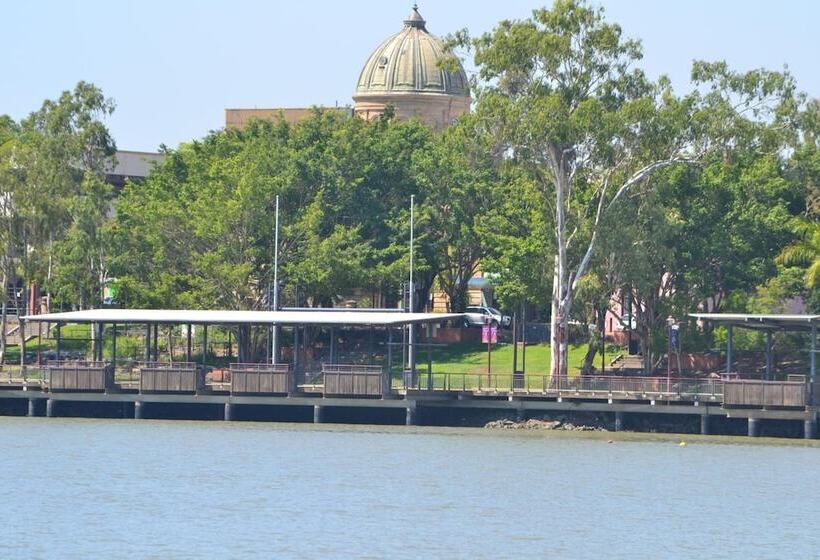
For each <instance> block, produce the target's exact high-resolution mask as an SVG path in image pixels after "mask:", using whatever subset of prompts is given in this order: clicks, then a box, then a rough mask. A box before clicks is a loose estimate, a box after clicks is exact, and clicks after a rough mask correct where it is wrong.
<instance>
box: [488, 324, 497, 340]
mask: <svg viewBox="0 0 820 560" xmlns="http://www.w3.org/2000/svg"><path fill="white" fill-rule="evenodd" d="M490 342H491V343H493V344H497V343H498V327H496V326H492V327H490Z"/></svg>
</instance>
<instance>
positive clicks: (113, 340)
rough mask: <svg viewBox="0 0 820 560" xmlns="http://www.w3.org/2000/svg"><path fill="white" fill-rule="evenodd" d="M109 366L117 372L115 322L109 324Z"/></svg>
mask: <svg viewBox="0 0 820 560" xmlns="http://www.w3.org/2000/svg"><path fill="white" fill-rule="evenodd" d="M111 367H112V368H113V369H114V375H116V372H117V323H113V324H112V325H111Z"/></svg>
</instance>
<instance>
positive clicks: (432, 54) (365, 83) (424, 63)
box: [353, 6, 470, 128]
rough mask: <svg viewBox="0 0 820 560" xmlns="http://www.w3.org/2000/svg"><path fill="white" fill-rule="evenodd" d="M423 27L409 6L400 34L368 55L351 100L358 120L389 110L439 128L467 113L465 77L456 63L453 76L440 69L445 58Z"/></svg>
mask: <svg viewBox="0 0 820 560" xmlns="http://www.w3.org/2000/svg"><path fill="white" fill-rule="evenodd" d="M426 24H427V22H426V21H425V20H424V18H423V17H422V16H421V14H420V13H419V11H418V7H417V6H413V9H412V11H411V12H410V15H409V16H408V17H407V19H405V20H404V28H403V29H402V30H401V31H399V32H398V33H396V34H394V35H391V36H390V37H388V38H387V39H386V40H385V41H384V42H383V43H382V44H381V45H379V46H378V47H377V48H376V50H375V51H373V53H372V54H371V55H370V57H369V58H368V59H367V62H366V63H365V65H364V68H363V69H362V72H361V74H360V75H359V82H358V84H357V86H356V92H355V93H354V95H353V100H354V102H355V111H356V113H357V114H359V115H361V116H363V117H365V118H374V117H375V116H377V115H378V114H381V112H382V111H383V110H384V108H385V107H386V106H387V105H392V106H393V107H394V109H395V111H396V116H397V117H399V118H412V117H417V118H419V119H420V120H422V121H424V122H427V123H428V124H431V125H433V126H434V127H436V128H441V127H443V126H446V125H447V124H449V122H451V121H452V119H454V118H455V117H457V116H458V115H459V114H461V113H463V112H465V111H468V110H469V107H470V90H469V86H468V83H467V75H466V74H465V72H464V69H463V68H462V67H461V64H460V63H459V64H458V67H457V68H456V69H455V70H454V71H450V70H445V69H443V68H441V67H440V63H441V61H442V60H443V59H444V58H445V57H447V56H448V55H449V53H448V52H447V51H446V50H445V48H444V45H443V44H442V42H441V40H440V39H439V38H438V37H436V36H434V35H431V34H430V33H429V32H428V31H427V27H426Z"/></svg>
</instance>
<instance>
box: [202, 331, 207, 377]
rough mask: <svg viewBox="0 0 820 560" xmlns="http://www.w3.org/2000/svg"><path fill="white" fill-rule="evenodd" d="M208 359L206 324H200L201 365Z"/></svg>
mask: <svg viewBox="0 0 820 560" xmlns="http://www.w3.org/2000/svg"><path fill="white" fill-rule="evenodd" d="M207 359H208V325H202V366H203V367H205V361H206V360H207Z"/></svg>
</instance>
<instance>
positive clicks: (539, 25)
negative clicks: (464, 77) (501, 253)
mask: <svg viewBox="0 0 820 560" xmlns="http://www.w3.org/2000/svg"><path fill="white" fill-rule="evenodd" d="M457 40H458V41H459V42H461V44H464V45H470V44H471V45H472V47H473V48H474V49H475V62H476V64H477V65H478V66H479V69H480V72H479V76H480V78H481V79H482V80H483V83H484V86H483V88H480V89H479V103H478V111H479V114H480V115H482V116H483V118H486V119H488V120H489V121H491V122H493V124H494V126H495V127H496V129H497V130H498V132H499V134H500V135H501V136H502V137H503V138H504V139H505V140H506V142H507V144H508V146H509V148H510V151H511V157H514V158H516V159H518V160H519V161H521V162H522V163H525V164H527V165H529V166H530V167H531V169H532V172H533V174H534V176H535V177H536V178H537V180H538V183H539V185H540V186H541V189H542V191H543V193H544V196H546V197H547V200H548V204H549V205H550V207H551V210H552V212H553V214H554V224H553V227H554V232H553V233H554V238H555V256H554V262H553V263H552V264H553V271H552V276H553V285H552V298H551V327H552V328H551V330H552V333H551V337H552V339H551V342H552V347H553V352H552V354H551V355H552V364H551V372H552V374H553V375H557V374H565V373H566V364H567V359H566V358H567V341H566V337H565V336H564V334H563V333H565V332H566V329H567V326H568V320H569V314H570V309H571V307H572V303H573V300H574V298H575V296H576V292H577V289H578V287H579V283H580V281H581V279H582V278H583V277H584V275H585V274H587V272H588V271H589V267H590V265H591V263H592V259H593V255H594V253H595V248H596V243H597V241H598V238H599V237H600V236H601V235H603V234H604V233H605V232H604V229H603V225H604V224H605V223H607V222H606V220H605V219H604V218H605V217H606V215H607V214H608V213H611V212H613V211H616V210H618V209H619V203H620V201H621V199H622V198H624V196H625V195H627V194H629V193H630V192H631V191H633V190H634V189H635V188H637V187H638V186H640V185H644V184H645V183H646V181H647V180H648V179H649V178H651V177H652V176H653V174H655V173H656V172H658V171H659V170H661V169H664V168H667V167H670V166H675V165H678V164H687V163H692V162H696V161H698V160H699V159H700V158H701V157H702V156H703V154H704V153H705V152H706V151H707V150H709V149H713V148H716V147H717V146H718V145H725V144H723V143H721V142H718V139H720V140H724V139H727V137H730V136H733V135H734V133H735V132H736V130H737V129H738V128H739V127H741V126H745V127H747V128H748V127H753V128H754V127H755V126H756V125H757V123H758V121H760V120H763V119H769V118H770V117H772V115H774V118H776V119H778V118H782V119H785V118H787V117H786V116H785V115H784V116H782V117H781V115H779V114H778V113H776V112H774V111H769V109H770V108H771V107H772V103H771V100H774V101H775V102H777V105H778V107H787V106H789V102H790V100H791V97H792V94H793V84H792V82H791V80H790V78H789V77H788V76H787V75H781V74H777V73H768V72H762V71H756V72H752V73H749V74H746V75H737V74H733V73H731V72H730V71H728V69H727V68H726V66H725V64H698V65H696V66H695V69H694V71H693V77H694V79H695V82H696V85H701V86H702V87H703V88H704V89H706V90H707V91H706V92H705V93H703V94H701V93H700V92H699V91H697V90H696V91H694V92H693V93H691V94H689V95H687V96H684V97H678V96H676V95H675V94H674V93H673V92H672V90H671V87H670V85H669V83H668V81H667V80H665V79H662V80H660V81H659V82H658V83H657V84H653V83H651V82H649V81H648V80H647V79H646V77H645V76H644V75H643V73H642V72H641V71H640V70H639V69H636V68H635V67H634V65H635V64H636V63H637V61H638V60H639V59H640V58H641V56H642V53H641V47H640V44H639V43H638V42H637V41H633V40H627V39H624V38H623V37H622V32H621V29H620V27H619V26H617V25H615V24H611V23H608V22H606V21H605V19H604V16H603V11H602V10H601V9H595V8H591V7H589V6H587V5H586V4H585V3H583V2H579V1H575V0H558V1H556V3H555V4H554V6H553V8H552V9H538V10H535V11H534V12H533V15H532V18H530V19H528V20H524V21H515V22H511V21H503V22H501V23H500V24H499V25H498V26H497V27H496V28H495V29H494V30H493V31H492V32H490V33H487V34H484V35H483V36H481V37H479V38H477V39H476V40H474V41H472V42H469V41H468V39H467V37H466V34H461V35H460V36H459V37H458V38H457ZM747 111H749V112H750V113H749V114H750V115H751V117H754V119H752V118H750V119H744V118H743V117H744V115H746V112H747ZM755 119H756V120H755Z"/></svg>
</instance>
